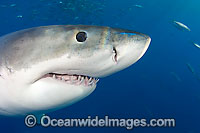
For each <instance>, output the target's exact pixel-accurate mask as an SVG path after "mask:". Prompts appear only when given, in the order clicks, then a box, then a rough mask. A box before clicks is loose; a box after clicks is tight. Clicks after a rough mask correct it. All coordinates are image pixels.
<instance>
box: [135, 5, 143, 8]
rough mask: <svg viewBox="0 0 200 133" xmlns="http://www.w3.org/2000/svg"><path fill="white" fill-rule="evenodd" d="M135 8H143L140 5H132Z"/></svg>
mask: <svg viewBox="0 0 200 133" xmlns="http://www.w3.org/2000/svg"><path fill="white" fill-rule="evenodd" d="M134 6H135V7H138V8H143V6H142V5H134Z"/></svg>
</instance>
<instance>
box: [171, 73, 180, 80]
mask: <svg viewBox="0 0 200 133" xmlns="http://www.w3.org/2000/svg"><path fill="white" fill-rule="evenodd" d="M170 74H171V75H172V76H173V77H174V78H175V79H176V80H177V81H179V82H181V78H180V77H179V76H178V75H177V74H176V73H175V72H171V73H170Z"/></svg>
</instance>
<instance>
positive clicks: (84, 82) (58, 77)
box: [35, 73, 99, 87]
mask: <svg viewBox="0 0 200 133" xmlns="http://www.w3.org/2000/svg"><path fill="white" fill-rule="evenodd" d="M48 78H49V79H53V80H55V81H58V82H60V83H64V84H70V85H76V86H84V87H93V86H96V84H97V82H98V81H99V79H98V78H94V77H90V76H85V75H77V74H59V73H47V74H45V75H43V76H42V77H41V78H39V79H37V80H36V81H35V82H37V81H39V80H42V79H48Z"/></svg>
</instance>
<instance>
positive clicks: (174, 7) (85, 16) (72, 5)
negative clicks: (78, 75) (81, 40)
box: [0, 0, 200, 133]
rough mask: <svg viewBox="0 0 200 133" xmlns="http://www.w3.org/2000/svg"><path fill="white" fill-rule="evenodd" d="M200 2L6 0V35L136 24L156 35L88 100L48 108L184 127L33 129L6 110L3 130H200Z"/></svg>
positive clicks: (1, 13) (2, 11)
mask: <svg viewBox="0 0 200 133" xmlns="http://www.w3.org/2000/svg"><path fill="white" fill-rule="evenodd" d="M136 5H141V7H138V6H136ZM199 5H200V1H198V0H184V1H183V0H165V1H160V0H151V1H150V0H99V1H97V0H51V1H50V0H34V1H30V0H28V1H24V0H9V1H7V0H1V1H0V20H1V21H0V29H1V30H0V35H4V34H7V33H10V32H14V31H17V30H21V29H25V28H30V27H35V26H42V25H58V24H59V25H61V24H85V25H104V26H111V27H117V28H124V29H130V30H134V31H138V32H142V33H145V34H147V35H149V36H150V37H151V38H152V42H151V45H150V47H149V49H148V51H147V52H146V54H145V55H144V56H143V57H142V59H141V60H139V61H138V62H137V63H135V64H134V65H132V66H131V67H129V68H127V69H125V70H123V71H120V72H118V73H116V74H113V75H111V76H109V77H105V78H103V79H101V81H100V82H99V84H98V86H97V88H96V90H95V91H94V92H93V93H92V94H91V95H90V96H88V97H87V98H85V99H83V100H82V101H80V102H78V103H76V104H74V105H72V106H69V107H66V108H64V109H61V110H58V111H55V112H52V113H48V115H50V116H52V117H55V118H66V117H70V118H87V116H88V115H90V116H99V117H104V116H105V115H108V116H109V117H111V118H145V119H151V118H174V119H176V127H173V128H172V127H171V128H168V127H164V128H161V127H160V128H159V127H155V128H152V127H151V128H148V127H145V128H142V127H139V128H134V129H132V130H127V129H126V128H119V127H115V128H106V127H102V128H91V127H90V128H89V127H88V128H85V127H82V128H80V127H79V128H75V127H73V128H65V127H62V128H59V127H56V128H53V127H48V128H44V127H41V126H36V127H34V128H28V127H26V126H25V124H24V118H10V117H0V133H4V132H12V133H15V132H16V133H19V132H20V133H32V132H44V133H45V132H48V133H51V132H105V133H106V132H108V133H110V132H136V133H137V132H138V133H147V132H150V133H151V132H152V133H161V132H162V133H199V132H200V129H199V126H200V124H199V120H200V107H199V105H200V58H199V55H200V49H199V48H197V47H195V46H194V45H193V44H192V42H195V43H199V44H200V39H199V31H200V26H199V24H200V15H199V13H200V9H199ZM174 20H176V21H180V22H183V23H184V24H186V25H188V26H189V27H190V29H191V32H187V31H181V30H179V29H177V28H176V27H175V26H174V25H173V21H174ZM192 71H193V72H192Z"/></svg>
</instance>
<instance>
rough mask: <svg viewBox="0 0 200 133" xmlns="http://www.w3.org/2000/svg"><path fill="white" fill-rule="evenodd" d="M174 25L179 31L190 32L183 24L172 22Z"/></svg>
mask: <svg viewBox="0 0 200 133" xmlns="http://www.w3.org/2000/svg"><path fill="white" fill-rule="evenodd" d="M174 25H175V26H176V27H177V28H178V29H181V30H187V31H191V30H190V28H189V27H188V26H186V25H185V24H183V23H181V22H178V21H174Z"/></svg>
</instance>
